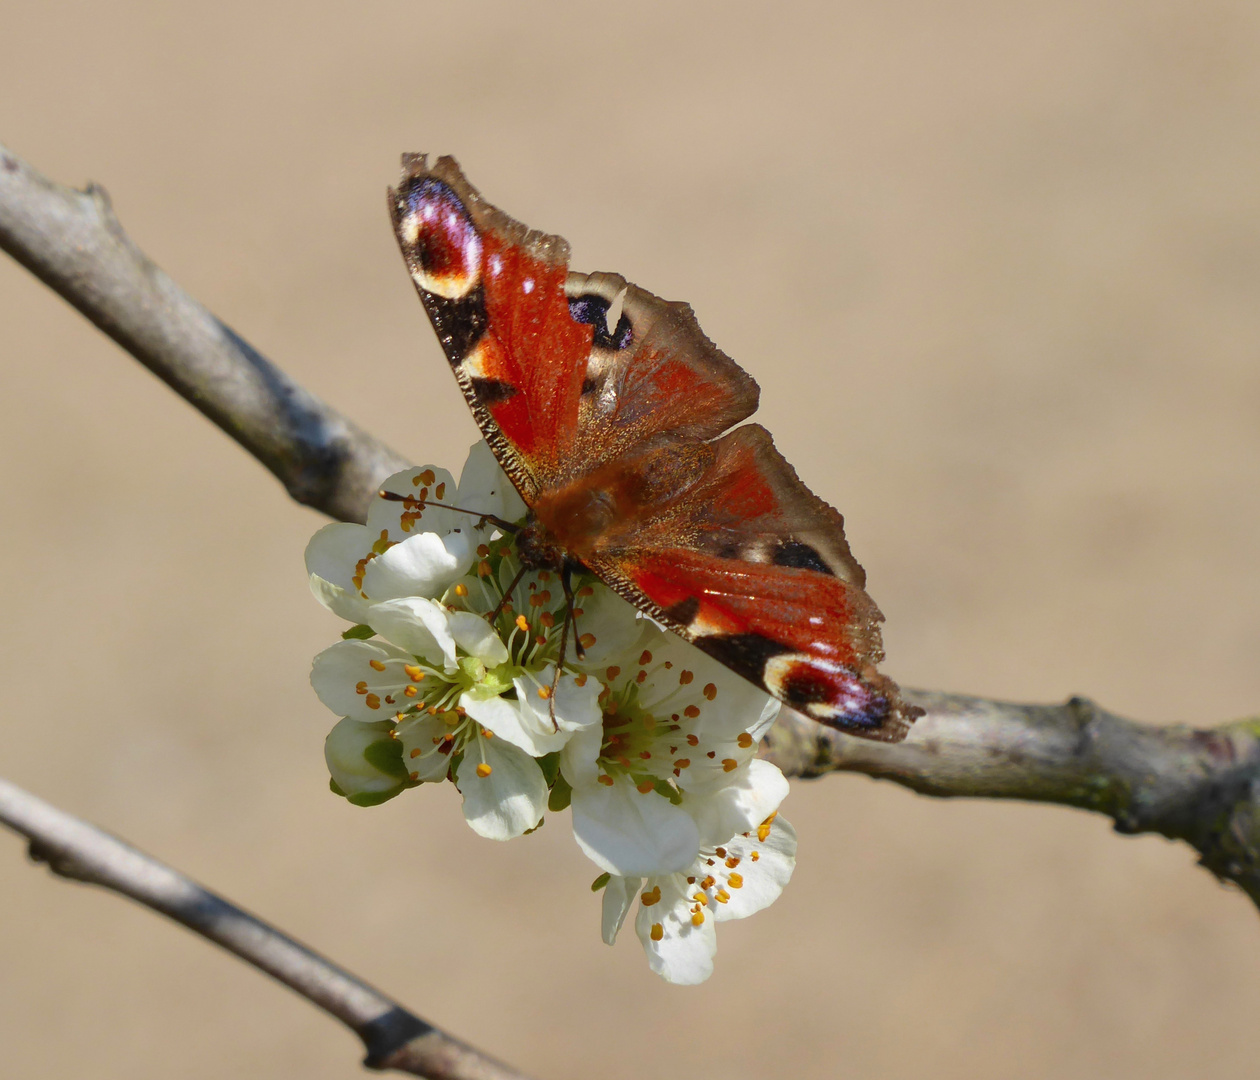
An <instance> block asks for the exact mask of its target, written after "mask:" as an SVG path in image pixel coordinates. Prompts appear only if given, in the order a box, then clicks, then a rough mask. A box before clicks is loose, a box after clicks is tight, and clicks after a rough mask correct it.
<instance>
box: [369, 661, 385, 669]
mask: <svg viewBox="0 0 1260 1080" xmlns="http://www.w3.org/2000/svg"><path fill="white" fill-rule="evenodd" d="M368 666H369V667H370V668H371V669H372V670H373V671H384V670H385V665H384V664H382V663H381V662H380V661H379V660H369V661H368Z"/></svg>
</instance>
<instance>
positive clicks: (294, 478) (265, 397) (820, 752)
mask: <svg viewBox="0 0 1260 1080" xmlns="http://www.w3.org/2000/svg"><path fill="white" fill-rule="evenodd" d="M0 246H3V247H4V248H5V249H6V250H7V251H9V252H10V253H11V254H13V255H14V257H15V258H17V259H18V261H20V262H21V263H23V265H25V266H28V267H30V268H31V269H32V270H33V271H34V272H35V273H36V274H38V275H39V276H40V277H41V278H42V279H43V280H44V281H46V282H47V283H48V284H49V285H51V286H52V287H53V288H54V289H56V290H57V291H58V292H60V293H61V294H62V295H63V296H65V297H66V298H67V299H68V300H69V301H70V302H71V303H73V304H74V305H75V306H76V307H78V308H79V309H80V310H81V311H84V312H85V313H86V314H87V315H88V317H89V318H91V319H93V321H94V322H96V323H97V325H98V326H101V327H102V329H104V330H105V331H106V332H107V333H109V334H111V335H112V336H113V337H114V338H115V340H117V341H118V342H119V343H120V344H122V345H123V347H124V348H127V349H129V350H130V351H131V352H133V353H134V354H135V355H136V356H137V357H138V358H139V359H140V360H141V362H142V363H144V364H146V365H147V366H148V367H149V368H150V369H152V370H153V371H155V372H156V373H157V374H159V375H160V376H161V377H162V378H163V379H165V380H166V381H167V382H168V383H170V384H171V385H172V386H173V387H175V388H176V389H177V390H179V391H180V393H182V394H184V396H185V397H187V398H189V400H192V401H193V402H194V404H196V405H197V406H198V408H200V409H202V411H203V412H205V413H206V415H208V416H210V417H211V419H213V420H215V422H216V423H218V424H219V426H220V427H222V428H223V429H224V430H225V431H226V432H228V434H230V435H231V436H232V437H233V438H234V439H236V440H237V442H239V443H240V444H241V445H242V446H243V447H244V448H245V449H246V450H247V451H249V453H251V454H253V455H254V456H255V457H257V458H258V459H259V460H260V461H262V462H263V463H264V464H265V465H267V467H268V468H270V469H271V470H272V471H273V472H274V473H276V475H277V476H279V477H280V478H281V480H282V481H283V482H284V483H285V485H286V487H288V488H289V490H290V492H291V493H292V494H293V495H294V497H295V498H297V499H299V500H300V501H302V502H305V503H306V504H307V505H310V506H313V507H316V508H317V509H320V510H323V511H324V512H325V513H328V514H330V515H331V516H333V517H337V518H341V519H343V520H361V516H360V515H361V514H362V512H363V508H364V507H365V506H366V505H367V503H368V500H369V499H370V497H371V495H372V493H373V492H374V491H375V490H376V487H377V485H378V483H379V481H380V480H381V479H382V478H383V476H384V475H385V473H387V472H389V471H392V470H394V469H396V468H401V467H403V465H404V463H403V462H402V461H400V459H398V457H397V456H396V455H394V454H393V453H392V452H391V451H389V450H387V449H386V448H385V447H383V446H382V445H381V444H380V443H378V442H376V441H375V440H374V439H372V438H371V437H370V436H368V435H366V434H364V433H363V432H361V431H359V430H358V429H357V428H354V427H353V426H352V425H350V424H349V422H348V421H346V420H345V419H344V418H343V417H341V416H340V415H339V414H338V413H337V412H335V411H334V410H332V409H330V408H329V407H328V406H327V405H325V404H323V403H322V402H320V401H318V400H317V399H315V398H313V397H311V396H310V395H308V394H306V393H305V392H304V391H302V390H301V389H300V388H299V387H296V386H295V385H294V384H293V383H292V382H290V381H289V379H288V378H287V377H286V376H284V375H283V374H282V373H281V372H279V371H278V370H277V369H275V368H274V367H272V366H271V365H270V364H268V363H267V362H266V361H265V360H263V359H262V358H261V357H260V356H259V355H258V354H257V353H256V352H255V351H254V350H253V349H251V348H250V347H249V346H248V345H247V344H245V342H243V341H242V340H241V339H240V338H239V337H237V336H236V335H235V334H233V333H232V332H231V331H229V330H227V329H226V328H225V327H223V326H222V324H221V323H219V322H218V321H217V320H216V319H214V317H213V316H212V315H210V314H209V313H207V312H206V311H205V309H204V308H202V307H200V305H198V304H196V303H195V301H193V300H191V299H189V298H188V297H187V296H186V295H185V294H183V293H182V292H180V291H179V289H178V287H177V286H175V285H174V284H173V283H172V282H170V280H169V279H168V278H166V276H165V275H164V274H162V272H161V271H160V270H158V269H156V267H154V266H153V265H152V264H151V263H150V262H149V261H148V259H146V258H145V256H144V255H143V254H141V253H140V252H139V251H137V250H136V249H135V247H134V246H133V245H132V244H131V243H130V241H129V240H127V238H126V236H125V235H124V234H123V232H122V229H121V227H120V226H119V224H118V222H117V221H116V220H115V218H114V217H113V215H112V214H111V213H110V212H109V209H108V204H107V203H105V201H104V199H103V197H102V196H101V195H100V193H99V189H96V188H89V189H88V191H87V192H84V193H80V192H75V191H71V190H69V189H66V188H62V187H59V186H57V185H55V184H53V183H52V182H51V181H48V180H45V179H44V178H43V177H41V176H39V175H38V174H37V173H35V172H34V171H33V170H32V169H30V167H29V166H27V165H25V164H23V163H22V162H20V161H18V160H17V158H16V157H15V156H14V155H12V154H11V153H9V152H7V151H4V150H3V148H0ZM154 297H157V298H160V301H161V302H160V303H158V302H156V301H155V300H154ZM207 372H213V373H214V374H213V377H212V376H211V375H208V374H206V373H207ZM276 418H279V419H278V422H277V419H276ZM907 696H908V697H909V698H910V700H912V701H914V702H915V703H916V704H918V705H921V706H923V708H924V709H926V710H927V715H925V716H924V717H922V718H921V719H920V720H919V721H918V722H917V723H916V724H915V727H914V729H913V731H912V732H911V735H910V737H909V738H908V739H907V740H906V741H905V742H904V743H900V744H897V745H888V744H883V743H872V742H866V741H863V740H860V739H854V738H850V737H848V736H845V735H841V734H839V733H837V732H834V731H831V730H829V729H826V728H821V727H819V726H818V725H816V724H813V723H811V722H810V721H808V720H805V719H803V718H801V717H796V716H794V715H792V714H787V713H785V714H784V717H783V719H781V720H780V721H779V723H778V724H777V725H776V726H775V728H774V730H773V731H772V732H771V735H770V737H769V738H768V740H767V742H766V744H765V747H764V748H763V753H764V754H765V755H766V756H767V757H769V758H770V759H771V760H773V761H775V762H776V763H777V764H779V766H780V767H781V768H782V769H783V771H784V772H785V773H787V774H788V775H789V776H804V777H809V776H821V775H824V774H826V773H830V772H841V771H847V772H862V773H866V774H867V775H869V776H875V777H881V778H883V779H887V780H893V781H895V782H896V783H899V784H902V785H904V786H905V787H909V788H912V789H913V790H915V791H919V792H922V793H924V794H928V795H937V796H975V797H982V798H1000V799H1025V800H1030V801H1036V802H1052V803H1060V804H1062V805H1065V806H1075V807H1078V808H1080V809H1084V810H1094V811H1098V812H1100V813H1105V814H1108V815H1110V816H1111V817H1112V818H1113V819H1114V820H1115V823H1116V828H1117V830H1118V831H1120V832H1123V833H1139V832H1157V833H1161V834H1162V835H1164V836H1168V837H1172V838H1174V839H1179V840H1184V841H1186V842H1187V843H1189V844H1191V845H1192V846H1193V847H1194V848H1195V849H1196V850H1197V851H1198V852H1199V855H1200V859H1201V861H1202V863H1203V865H1204V866H1206V867H1207V868H1208V869H1209V870H1211V871H1212V872H1213V873H1214V874H1216V875H1217V877H1219V878H1221V879H1222V880H1225V881H1233V882H1236V883H1237V884H1238V885H1240V886H1241V887H1242V888H1243V889H1244V890H1245V891H1246V892H1247V894H1248V895H1249V896H1250V897H1251V898H1252V899H1253V900H1254V901H1255V902H1256V903H1257V904H1260V720H1244V721H1237V722H1234V723H1231V724H1224V725H1221V726H1219V727H1214V728H1206V729H1197V730H1196V729H1191V728H1187V727H1162V728H1161V727H1151V726H1144V725H1140V724H1135V723H1133V722H1131V721H1129V720H1124V719H1121V718H1120V717H1117V716H1114V715H1112V714H1111V713H1108V712H1106V711H1105V710H1103V709H1100V708H1098V707H1097V706H1095V705H1093V704H1092V703H1091V702H1089V701H1086V700H1084V699H1082V698H1074V699H1073V700H1071V701H1070V702H1068V703H1067V704H1065V705H1058V706H1048V705H1013V704H1009V703H1005V702H998V701H990V700H986V699H983V698H974V697H967V696H964V695H952V694H942V693H933V692H922V691H921V692H916V693H909V694H908V695H907Z"/></svg>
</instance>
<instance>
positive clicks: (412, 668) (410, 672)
mask: <svg viewBox="0 0 1260 1080" xmlns="http://www.w3.org/2000/svg"><path fill="white" fill-rule="evenodd" d="M403 671H405V672H406V673H407V678H409V679H410V680H411V681H412V682H419V681H420V680H421V679H423V678H424V672H423V671H421V670H420V668H419V667H418V666H417V665H415V664H403Z"/></svg>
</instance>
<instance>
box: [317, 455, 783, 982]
mask: <svg viewBox="0 0 1260 1080" xmlns="http://www.w3.org/2000/svg"><path fill="white" fill-rule="evenodd" d="M381 490H382V496H381V497H379V498H377V499H375V500H373V505H372V508H371V510H370V512H369V514H368V522H367V525H352V524H341V523H338V524H333V525H327V526H325V527H324V528H323V529H321V530H320V531H319V532H318V533H316V534H315V536H314V537H313V538H312V540H311V542H310V545H309V546H308V548H307V551H306V565H307V570H308V571H309V573H310V580H311V588H312V590H313V591H314V593H315V595H316V597H318V599H319V600H320V602H321V603H323V604H324V605H325V606H326V607H327V608H329V610H331V611H332V612H334V613H335V614H337V615H338V616H340V617H342V618H344V619H346V620H347V621H349V622H350V623H352V624H353V626H352V627H351V628H350V629H349V630H347V631H346V632H345V633H344V634H343V635H342V637H343V640H342V641H339V642H337V643H336V644H335V645H333V646H332V647H331V648H328V649H325V650H324V651H323V652H322V653H320V654H319V655H318V656H317V657H316V658H315V663H314V669H313V671H312V673H311V683H312V685H313V686H314V688H315V692H316V694H318V695H319V698H320V700H321V701H322V702H323V703H324V704H325V705H326V706H328V708H330V709H331V710H332V711H333V712H334V713H335V714H336V715H338V716H340V717H342V719H341V720H340V722H339V723H337V724H336V726H335V727H334V728H333V729H332V731H331V732H330V733H329V735H328V738H327V741H326V743H325V757H326V760H327V762H328V768H329V771H330V773H331V774H332V786H333V790H334V791H336V792H337V793H338V794H340V795H343V796H345V797H346V798H347V799H349V800H350V801H351V802H353V803H356V804H358V805H361V806H370V805H374V804H377V803H381V802H384V801H385V800H387V799H390V798H392V797H393V796H395V795H397V794H399V793H400V792H402V791H403V790H405V789H407V788H411V787H415V786H417V785H419V784H422V783H442V782H444V781H447V780H449V781H451V782H452V783H453V784H454V785H455V787H456V788H458V790H459V792H460V794H461V795H462V797H463V809H464V817H465V819H466V820H467V821H468V824H469V825H470V826H471V827H472V828H473V830H474V831H476V832H477V833H479V834H480V835H482V836H485V837H489V838H491V839H495V840H510V839H512V838H514V837H517V836H522V835H524V834H526V833H528V832H531V831H533V830H534V829H536V828H537V827H538V826H539V825H540V824H542V820H543V817H544V815H545V813H546V812H547V811H548V810H550V811H551V812H553V813H557V812H560V811H563V810H564V809H566V808H570V807H571V809H572V820H573V835H574V837H575V839H576V840H577V843H578V845H579V846H580V847H581V849H582V851H583V852H585V853H586V855H587V856H588V857H589V858H590V859H591V860H592V862H594V863H595V864H596V865H597V866H598V867H599V868H600V870H601V871H602V873H601V874H600V876H599V877H598V878H597V879H596V882H595V888H597V889H599V888H602V889H603V894H604V906H603V936H604V940H605V941H607V942H608V943H609V944H612V942H613V940H614V939H615V937H616V935H617V932H618V930H619V929H620V928H621V924H622V923H623V922H624V920H625V917H626V915H627V913H628V912H629V909H630V907H631V904H632V902H633V900H634V898H635V896H636V895H637V896H638V899H639V911H638V915H637V916H636V919H635V929H636V931H637V933H638V936H639V939H640V940H641V941H642V943H643V948H644V950H645V951H646V953H647V957H648V963H649V965H650V966H651V968H652V970H653V971H655V972H657V973H658V974H660V975H662V976H664V977H665V978H666V979H668V980H669V981H670V982H676V983H698V982H702V981H703V980H704V979H706V978H708V976H709V975H710V973H711V972H712V970H713V956H714V953H715V951H716V948H717V942H716V937H715V931H714V925H715V923H718V922H722V921H723V920H725V919H739V918H743V917H745V916H747V915H751V914H752V913H753V912H755V911H759V910H760V909H761V908H764V907H766V906H767V905H769V904H771V903H773V901H774V900H775V899H776V898H777V897H778V895H779V893H780V892H782V890H783V887H784V885H786V884H787V881H788V879H789V877H790V876H791V874H792V868H793V866H794V864H795V855H796V836H795V833H794V832H793V831H792V828H791V826H790V825H788V824H787V822H786V821H784V820H783V819H782V818H781V817H778V816H777V813H778V809H779V804H780V803H781V802H782V801H783V798H784V796H785V795H786V794H787V787H788V785H787V781H786V780H785V779H784V777H783V775H782V774H781V773H780V772H779V770H778V769H777V768H776V767H775V766H774V765H771V764H769V763H768V762H765V761H761V760H759V759H757V758H756V757H755V754H756V748H757V744H758V742H759V741H760V739H761V737H762V735H763V734H764V733H765V732H766V730H767V729H768V728H769V727H770V725H771V724H772V723H773V721H774V719H775V716H776V715H777V713H778V708H779V706H778V703H777V702H776V701H774V700H773V699H771V698H769V697H768V696H767V695H766V694H764V693H762V692H761V691H759V690H758V689H756V688H755V687H754V686H752V685H751V684H749V683H748V682H746V681H745V680H744V679H742V678H740V677H739V676H737V675H735V674H734V673H733V672H731V671H729V670H728V669H727V668H725V667H724V666H722V665H721V664H718V663H717V662H715V661H713V660H711V659H710V658H709V657H707V656H706V655H705V654H704V653H701V652H700V651H699V650H698V649H696V648H694V647H693V646H691V645H689V644H688V643H687V642H685V641H683V640H681V639H680V638H678V637H677V636H676V635H674V634H672V633H669V632H667V631H665V630H663V629H661V628H660V627H659V626H657V625H656V624H655V623H653V622H652V621H651V620H649V619H646V618H643V617H641V616H640V615H639V613H638V612H637V611H636V610H635V609H634V608H633V607H632V606H631V605H629V604H627V603H626V602H625V601H624V600H622V599H621V598H620V597H618V596H617V595H616V594H615V593H613V592H612V591H611V590H610V589H608V588H607V587H606V586H604V585H603V584H601V583H600V582H599V581H597V580H596V579H594V578H591V577H589V576H588V575H582V576H580V578H578V579H575V581H574V589H575V595H576V600H575V605H574V611H573V616H574V617H575V625H576V632H577V633H578V634H580V641H581V644H582V646H583V650H584V656H583V658H582V659H579V658H578V656H577V655H576V651H575V649H574V646H573V644H572V641H570V643H569V647H568V648H567V650H566V655H565V656H563V657H561V656H560V638H561V630H562V626H563V622H564V620H565V618H566V602H565V599H564V597H563V595H562V590H561V587H560V582H559V581H558V580H557V575H555V574H553V573H550V572H548V571H545V570H543V571H530V572H527V573H525V574H524V575H522V576H520V577H519V578H518V572H519V571H520V569H521V565H520V560H519V556H518V553H517V551H516V547H515V544H514V542H513V537H512V535H511V533H510V532H509V531H508V530H504V529H500V528H496V527H495V526H494V525H493V524H491V523H489V522H487V521H486V520H485V519H483V518H480V517H479V516H478V515H481V514H486V515H491V516H493V517H494V518H497V519H499V520H501V521H505V522H517V521H521V520H523V519H524V517H525V506H524V504H523V503H522V502H521V499H520V497H519V496H518V495H517V493H516V491H515V490H514V489H513V487H512V485H511V483H510V482H509V481H508V479H507V477H506V476H505V475H504V474H503V471H502V470H501V469H500V468H499V466H498V463H497V462H496V461H495V460H494V458H493V456H492V455H491V453H490V450H489V448H488V447H487V446H486V444H485V443H484V442H482V443H478V444H477V445H475V446H474V447H473V448H472V451H471V452H470V454H469V456H468V461H467V464H465V466H464V470H463V473H462V475H461V476H460V480H459V484H458V485H456V483H455V482H454V479H453V478H452V477H451V475H450V474H449V473H448V472H446V471H445V470H443V469H439V468H436V467H433V466H424V467H421V468H417V469H409V470H407V471H406V472H401V473H398V474H396V475H394V476H392V477H390V479H389V480H388V481H386V483H385V484H384V485H383V487H382V489H381ZM434 503H443V504H449V506H452V507H459V508H460V509H459V510H455V509H450V508H446V507H443V506H436V505H433V504H434ZM468 511H471V513H469V512H468ZM513 582H515V584H514V585H513ZM509 588H510V590H511V591H510V593H509V592H508V590H509ZM496 612H497V613H498V614H497V615H494V613H496ZM492 615H494V621H493V622H491V618H490V617H491V616H492ZM557 663H559V664H560V665H561V672H560V675H559V678H558V679H557V678H556V664H557Z"/></svg>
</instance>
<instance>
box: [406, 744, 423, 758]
mask: <svg viewBox="0 0 1260 1080" xmlns="http://www.w3.org/2000/svg"><path fill="white" fill-rule="evenodd" d="M423 753H424V751H423V750H421V749H420V747H418V746H417V747H416V748H415V749H414V750H413V751H411V753H410V754H408V755H407V756H408V757H413V758H417V757H419V756H420V755H421V754H423Z"/></svg>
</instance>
